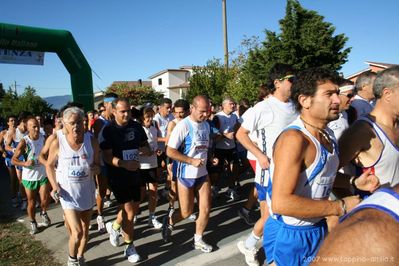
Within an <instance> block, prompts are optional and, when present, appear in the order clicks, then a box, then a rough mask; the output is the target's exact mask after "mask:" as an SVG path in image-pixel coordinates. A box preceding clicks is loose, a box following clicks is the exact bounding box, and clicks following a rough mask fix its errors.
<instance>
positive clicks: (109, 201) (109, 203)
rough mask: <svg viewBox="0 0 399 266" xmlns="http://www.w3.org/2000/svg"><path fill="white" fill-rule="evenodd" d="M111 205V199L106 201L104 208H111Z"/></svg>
mask: <svg viewBox="0 0 399 266" xmlns="http://www.w3.org/2000/svg"><path fill="white" fill-rule="evenodd" d="M111 206H112V201H111V200H110V199H107V200H105V201H104V208H109V207H111Z"/></svg>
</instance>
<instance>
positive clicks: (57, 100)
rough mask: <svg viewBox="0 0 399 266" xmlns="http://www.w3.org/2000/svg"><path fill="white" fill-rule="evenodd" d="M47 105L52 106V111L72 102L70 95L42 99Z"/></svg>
mask: <svg viewBox="0 0 399 266" xmlns="http://www.w3.org/2000/svg"><path fill="white" fill-rule="evenodd" d="M43 99H44V100H45V101H46V102H47V103H48V104H51V105H52V108H54V109H60V108H61V107H62V106H64V105H65V104H66V103H67V102H69V101H72V96H71V95H62V96H51V97H45V98H43Z"/></svg>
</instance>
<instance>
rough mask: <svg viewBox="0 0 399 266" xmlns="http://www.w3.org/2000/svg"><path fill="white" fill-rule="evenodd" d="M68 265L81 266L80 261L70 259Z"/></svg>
mask: <svg viewBox="0 0 399 266" xmlns="http://www.w3.org/2000/svg"><path fill="white" fill-rule="evenodd" d="M67 265H68V266H80V263H79V261H78V260H77V259H76V260H73V259H71V258H69V257H68V263H67Z"/></svg>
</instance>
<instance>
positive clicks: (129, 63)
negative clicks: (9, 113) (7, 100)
mask: <svg viewBox="0 0 399 266" xmlns="http://www.w3.org/2000/svg"><path fill="white" fill-rule="evenodd" d="M226 1H227V16H228V39H229V50H230V51H233V50H236V49H238V48H239V45H240V42H241V41H242V40H243V39H244V38H246V36H247V37H250V36H259V38H260V39H261V40H263V39H264V37H265V35H264V30H265V29H269V30H273V31H279V24H278V21H279V20H280V19H282V18H283V17H284V14H285V5H286V1H283V0H273V1H272V0H246V1H244V0H226ZM300 3H301V4H302V6H303V7H305V8H307V9H312V10H315V11H317V12H318V13H319V14H320V15H322V16H324V17H325V21H327V22H330V23H332V24H333V25H334V26H335V27H336V31H335V34H340V33H344V34H345V35H346V36H347V37H348V38H349V41H348V42H347V46H348V47H352V52H351V53H350V55H349V58H348V59H349V61H348V62H347V63H346V64H345V65H344V66H343V68H342V70H341V71H342V72H343V73H344V75H350V74H353V73H355V72H357V71H360V70H362V69H365V68H366V67H367V65H366V64H365V63H364V62H365V61H375V62H384V63H393V64H399V50H398V43H399V35H398V34H397V29H398V24H399V19H398V18H397V16H398V10H399V1H397V0H381V1H374V0H373V1H372V0H363V1H361V0H352V1H348V0H346V1H344V0H322V1H314V0H301V1H300ZM1 10H2V11H3V12H1V13H2V15H1V21H0V22H3V23H10V24H19V25H25V26H33V27H44V28H51V29H61V30H68V31H70V32H72V34H73V36H74V38H75V40H76V42H77V43H78V45H79V47H80V49H81V50H82V52H83V53H84V55H85V57H86V59H87V60H88V62H89V64H90V66H91V68H92V70H93V71H94V72H95V73H93V89H94V91H99V90H105V89H106V88H107V87H108V86H109V85H111V83H112V82H113V81H116V80H138V79H142V80H148V77H149V76H151V75H152V74H154V73H157V72H159V71H161V70H164V69H168V68H179V67H180V66H184V65H205V64H206V62H207V61H208V60H210V59H212V58H221V59H222V58H223V32H222V1H221V0H184V1H183V0H168V1H165V0H146V1H132V0H119V1H105V0H96V1H94V0H85V1H81V0H80V1H79V0H59V1H54V0H41V1H32V0H2V1H1ZM97 75H98V76H97ZM15 81H16V83H17V90H18V92H19V93H21V92H22V91H23V89H24V88H25V87H27V86H29V85H30V86H32V87H34V88H35V89H36V90H37V92H38V94H39V95H40V96H42V97H47V96H54V95H65V94H71V90H70V77H69V74H68V72H67V71H66V69H65V67H64V66H63V64H62V62H61V61H60V60H59V58H58V56H57V55H56V54H52V53H46V54H45V61H44V66H29V65H12V64H0V82H2V83H3V85H4V87H5V88H6V89H7V88H8V87H9V86H10V85H13V84H14V82H15Z"/></svg>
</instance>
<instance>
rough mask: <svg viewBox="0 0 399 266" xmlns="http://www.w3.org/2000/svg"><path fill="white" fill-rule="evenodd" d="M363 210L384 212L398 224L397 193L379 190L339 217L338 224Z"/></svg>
mask: <svg viewBox="0 0 399 266" xmlns="http://www.w3.org/2000/svg"><path fill="white" fill-rule="evenodd" d="M364 209H376V210H380V211H383V212H385V213H386V214H388V215H390V216H392V217H393V218H394V219H395V220H396V221H397V222H399V193H397V192H395V191H394V190H393V189H390V188H381V189H379V190H377V191H376V192H374V193H373V194H372V195H371V196H369V197H368V198H367V199H365V200H363V201H362V202H361V203H360V204H359V205H357V207H356V208H354V209H353V210H352V211H351V212H349V213H348V214H346V215H344V216H343V217H341V219H340V222H342V221H344V220H345V219H346V218H348V217H349V216H351V215H353V214H355V213H356V212H358V211H360V210H364Z"/></svg>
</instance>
